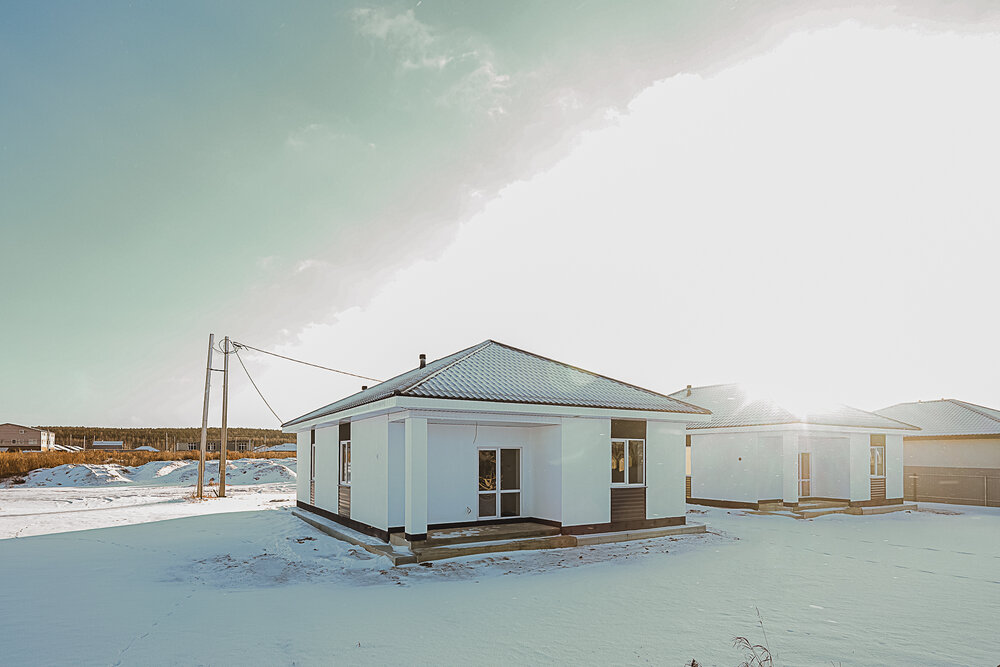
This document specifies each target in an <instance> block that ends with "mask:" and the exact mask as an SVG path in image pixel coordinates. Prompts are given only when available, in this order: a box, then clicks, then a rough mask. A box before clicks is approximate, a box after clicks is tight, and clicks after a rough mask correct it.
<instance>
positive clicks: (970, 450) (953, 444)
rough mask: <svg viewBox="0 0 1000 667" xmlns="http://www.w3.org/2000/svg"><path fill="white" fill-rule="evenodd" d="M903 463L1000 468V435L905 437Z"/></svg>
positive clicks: (940, 466) (946, 466)
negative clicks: (996, 436) (926, 438)
mask: <svg viewBox="0 0 1000 667" xmlns="http://www.w3.org/2000/svg"><path fill="white" fill-rule="evenodd" d="M886 447H888V443H887V444H886ZM886 456H888V454H887V455H886ZM903 464H904V465H908V466H927V467H932V468H1000V438H988V439H982V440H980V439H961V438H954V439H947V438H941V439H940V440H910V439H909V438H904V439H903ZM887 492H888V490H887Z"/></svg>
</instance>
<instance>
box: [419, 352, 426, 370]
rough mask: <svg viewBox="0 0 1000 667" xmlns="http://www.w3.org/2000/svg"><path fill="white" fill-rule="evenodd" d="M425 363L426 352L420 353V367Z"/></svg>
mask: <svg viewBox="0 0 1000 667" xmlns="http://www.w3.org/2000/svg"><path fill="white" fill-rule="evenodd" d="M426 365H427V355H426V354H421V355H420V367H421V368H423V367H424V366H426Z"/></svg>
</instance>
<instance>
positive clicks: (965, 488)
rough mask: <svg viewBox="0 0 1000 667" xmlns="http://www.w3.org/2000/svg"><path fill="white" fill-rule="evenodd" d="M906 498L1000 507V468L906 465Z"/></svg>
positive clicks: (930, 501)
mask: <svg viewBox="0 0 1000 667" xmlns="http://www.w3.org/2000/svg"><path fill="white" fill-rule="evenodd" d="M903 497H904V498H905V499H906V500H913V501H916V502H925V503H955V504H959V505H985V506H988V507H1000V468H950V467H948V468H946V467H940V466H905V467H904V468H903Z"/></svg>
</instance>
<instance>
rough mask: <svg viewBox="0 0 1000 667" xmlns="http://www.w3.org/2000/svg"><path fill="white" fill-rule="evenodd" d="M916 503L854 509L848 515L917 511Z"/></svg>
mask: <svg viewBox="0 0 1000 667" xmlns="http://www.w3.org/2000/svg"><path fill="white" fill-rule="evenodd" d="M916 509H917V504H916V503H903V504H901V505H876V506H874V507H852V508H851V509H850V511H849V512H848V514H888V513H889V512H903V511H906V510H910V511H916Z"/></svg>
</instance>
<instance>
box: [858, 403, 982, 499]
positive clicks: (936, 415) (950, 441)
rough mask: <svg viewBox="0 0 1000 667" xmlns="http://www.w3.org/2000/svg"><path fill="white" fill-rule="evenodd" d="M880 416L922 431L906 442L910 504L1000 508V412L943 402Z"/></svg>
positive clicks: (906, 487) (903, 405)
mask: <svg viewBox="0 0 1000 667" xmlns="http://www.w3.org/2000/svg"><path fill="white" fill-rule="evenodd" d="M876 412H877V413H878V414H880V415H883V416H885V417H890V418H892V419H898V420H900V421H905V422H907V423H910V424H914V425H916V426H919V427H920V429H921V430H920V431H919V432H917V433H912V434H909V433H908V434H906V435H905V436H904V437H903V467H904V468H903V474H904V477H905V479H904V485H903V491H904V494H905V498H906V499H907V500H917V501H923V502H935V503H957V504H961V505H986V506H988V507H1000V410H996V409H994V408H987V407H984V406H982V405H975V404H974V403H966V402H965V401H959V400H957V399H954V398H943V399H941V400H937V401H915V402H913V403H899V404H897V405H893V406H890V407H888V408H883V409H882V410H876Z"/></svg>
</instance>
